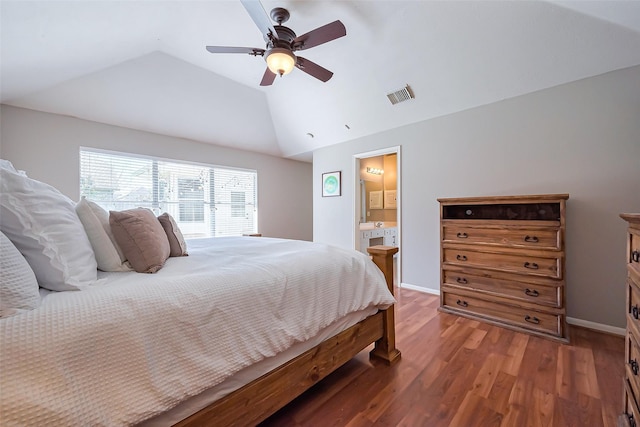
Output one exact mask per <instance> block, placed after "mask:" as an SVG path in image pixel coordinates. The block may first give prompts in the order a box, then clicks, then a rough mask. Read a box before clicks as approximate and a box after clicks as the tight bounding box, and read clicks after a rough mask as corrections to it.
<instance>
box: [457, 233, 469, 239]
mask: <svg viewBox="0 0 640 427" xmlns="http://www.w3.org/2000/svg"><path fill="white" fill-rule="evenodd" d="M456 236H457V237H458V239H466V238H467V237H469V235H468V234H467V233H458V234H457V235H456Z"/></svg>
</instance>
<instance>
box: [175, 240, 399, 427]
mask: <svg viewBox="0 0 640 427" xmlns="http://www.w3.org/2000/svg"><path fill="white" fill-rule="evenodd" d="M368 251H369V253H370V254H371V256H372V257H373V261H374V263H375V264H376V265H377V266H378V268H380V270H382V272H383V273H384V277H385V279H386V281H387V286H389V289H390V290H391V293H393V255H394V254H395V253H396V252H398V248H394V247H390V246H372V247H370V248H368ZM395 337H396V335H395V323H394V306H391V307H389V308H388V309H386V310H381V311H378V313H376V314H375V315H373V316H370V317H368V318H366V319H364V320H363V321H361V322H359V323H357V324H355V325H353V326H352V327H350V328H349V329H347V330H345V331H343V332H341V333H339V334H338V335H335V336H334V337H332V338H329V339H328V340H326V341H324V342H322V343H320V344H318V345H317V346H316V347H314V348H312V349H310V350H308V351H307V352H305V353H303V354H301V355H300V356H298V357H296V358H295V359H292V360H290V361H289V362H287V363H285V364H283V365H281V366H280V367H278V368H276V369H274V370H273V371H271V372H269V373H267V374H265V375H263V376H262V377H260V378H258V379H256V380H254V381H253V382H251V383H249V384H247V385H246V386H244V387H242V388H240V389H238V390H236V391H234V392H232V393H231V394H229V395H227V396H225V397H223V398H222V399H220V400H218V401H216V402H214V403H212V404H211V405H209V406H208V407H206V408H204V409H202V410H201V411H199V412H197V413H195V414H193V415H192V416H190V417H188V418H186V419H185V420H183V421H181V422H179V423H177V424H176V427H178V426H179V427H201V426H215V427H220V426H234V427H240V426H254V425H256V424H258V423H259V422H260V421H262V420H264V419H266V418H267V417H268V416H270V415H272V414H273V413H275V412H276V411H277V410H278V409H280V408H282V407H283V406H285V405H286V404H287V403H289V402H290V401H292V400H293V399H295V398H296V397H298V396H299V395H300V394H302V393H303V392H304V391H305V390H307V389H308V388H310V387H311V386H313V385H314V384H316V383H317V382H318V381H320V380H321V379H322V378H324V377H326V376H327V375H329V374H330V373H331V372H333V371H334V370H335V369H337V368H338V367H340V366H341V365H342V364H344V363H346V362H347V361H348V360H350V359H351V358H353V357H354V356H355V355H356V354H358V353H359V352H360V351H362V350H363V349H364V348H366V347H367V346H369V345H370V344H371V343H373V342H375V347H374V349H373V350H372V351H371V352H370V353H369V357H370V358H371V359H373V360H381V361H383V362H384V363H385V364H387V365H392V364H394V363H396V362H397V361H399V360H400V352H399V351H398V350H397V349H396V346H395Z"/></svg>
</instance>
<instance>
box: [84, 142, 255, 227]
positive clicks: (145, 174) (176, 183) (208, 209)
mask: <svg viewBox="0 0 640 427" xmlns="http://www.w3.org/2000/svg"><path fill="white" fill-rule="evenodd" d="M257 180H258V174H257V172H256V171H254V170H243V169H232V168H225V167H220V166H213V165H204V164H196V163H186V162H180V161H176V160H165V159H159V158H154V157H145V156H138V155H132V154H126V153H116V152H109V151H102V150H95V149H87V148H81V149H80V195H81V196H85V197H87V199H89V200H92V201H94V202H96V203H97V204H99V205H100V206H102V207H103V208H105V209H106V210H124V209H132V208H137V207H146V208H149V209H151V210H153V212H154V213H155V214H156V215H160V214H161V213H163V212H168V213H169V214H171V216H173V217H174V218H175V220H176V222H177V223H178V226H179V227H180V230H181V231H182V233H183V234H184V235H185V237H187V238H193V237H212V236H238V235H241V234H243V233H257V231H258V226H257V222H258V216H257V203H256V202H257Z"/></svg>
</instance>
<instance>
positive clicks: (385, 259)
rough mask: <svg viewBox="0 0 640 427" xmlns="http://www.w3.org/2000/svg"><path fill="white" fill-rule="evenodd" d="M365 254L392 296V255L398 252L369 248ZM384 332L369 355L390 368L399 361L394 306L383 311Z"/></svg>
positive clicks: (395, 250)
mask: <svg viewBox="0 0 640 427" xmlns="http://www.w3.org/2000/svg"><path fill="white" fill-rule="evenodd" d="M367 252H369V254H370V255H371V256H372V257H373V262H374V263H375V264H376V265H377V266H378V268H379V269H380V270H382V273H383V274H384V278H385V280H386V281H387V286H388V287H389V290H390V291H391V293H392V294H393V255H394V254H396V253H397V252H398V248H396V247H393V246H382V245H379V246H370V247H369V248H367ZM382 326H383V328H384V332H383V335H382V338H380V339H379V340H378V341H376V344H375V348H374V349H373V350H372V351H371V352H370V353H369V358H370V359H379V360H382V361H383V362H384V363H386V364H387V365H389V366H391V365H393V364H395V363H396V362H398V361H399V360H400V351H399V350H398V349H397V348H396V325H395V305H392V306H391V307H389V308H387V309H386V310H385V311H384V317H383V324H382Z"/></svg>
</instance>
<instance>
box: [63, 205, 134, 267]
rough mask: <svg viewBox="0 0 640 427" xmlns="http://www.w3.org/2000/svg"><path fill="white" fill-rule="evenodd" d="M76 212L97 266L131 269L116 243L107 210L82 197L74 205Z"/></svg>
mask: <svg viewBox="0 0 640 427" xmlns="http://www.w3.org/2000/svg"><path fill="white" fill-rule="evenodd" d="M76 213H77V214H78V217H79V218H80V221H81V222H82V225H83V226H84V231H86V232H87V237H89V241H90V242H91V246H92V247H93V251H94V252H95V254H96V261H97V262H98V268H99V269H100V270H102V271H131V270H133V269H132V268H131V266H130V265H129V264H128V263H126V262H125V261H126V258H125V256H124V254H123V253H122V251H121V250H120V247H119V246H118V244H117V243H116V240H115V237H113V233H112V232H111V226H110V225H109V212H107V211H106V210H104V209H102V207H100V206H99V205H98V204H96V203H94V202H92V201H90V200H87V199H86V198H85V197H82V199H80V201H79V202H78V204H77V205H76Z"/></svg>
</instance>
